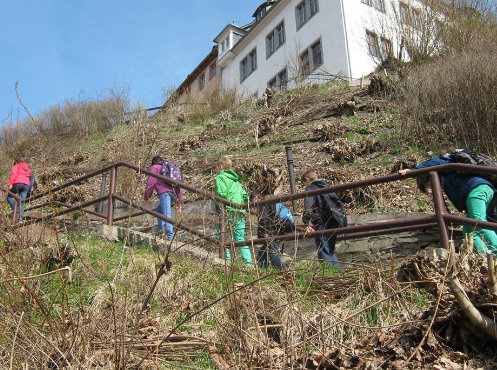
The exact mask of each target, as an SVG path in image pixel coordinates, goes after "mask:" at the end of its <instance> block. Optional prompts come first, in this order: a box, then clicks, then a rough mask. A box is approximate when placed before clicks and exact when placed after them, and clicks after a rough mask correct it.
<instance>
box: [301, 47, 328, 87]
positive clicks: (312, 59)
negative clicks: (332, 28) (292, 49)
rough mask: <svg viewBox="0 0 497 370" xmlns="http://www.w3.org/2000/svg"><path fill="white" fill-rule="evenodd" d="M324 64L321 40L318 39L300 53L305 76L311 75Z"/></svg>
mask: <svg viewBox="0 0 497 370" xmlns="http://www.w3.org/2000/svg"><path fill="white" fill-rule="evenodd" d="M322 64H323V51H322V48H321V40H318V41H316V42H315V43H314V44H312V45H311V46H310V47H308V48H307V49H306V50H305V51H304V52H303V53H302V54H300V69H301V75H302V77H303V78H305V77H307V76H309V75H310V74H311V72H313V71H315V70H316V69H317V68H318V67H320V66H321V65H322Z"/></svg>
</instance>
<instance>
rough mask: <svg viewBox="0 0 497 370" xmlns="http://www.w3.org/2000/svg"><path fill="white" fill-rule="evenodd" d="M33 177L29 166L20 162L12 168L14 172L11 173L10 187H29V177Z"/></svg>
mask: <svg viewBox="0 0 497 370" xmlns="http://www.w3.org/2000/svg"><path fill="white" fill-rule="evenodd" d="M30 176H31V170H30V169H29V165H28V164H27V163H24V162H19V163H16V164H15V165H14V167H12V172H11V173H10V179H9V182H8V185H9V186H11V185H14V184H24V185H29V177H30Z"/></svg>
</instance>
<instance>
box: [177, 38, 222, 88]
mask: <svg viewBox="0 0 497 370" xmlns="http://www.w3.org/2000/svg"><path fill="white" fill-rule="evenodd" d="M216 59H217V45H214V46H213V47H212V50H211V51H210V53H209V54H207V56H206V57H205V58H204V59H203V60H202V61H201V62H200V63H199V65H198V66H197V67H195V69H194V70H193V71H192V73H190V74H189V75H188V76H187V77H186V78H185V80H184V81H183V82H182V83H181V85H179V87H178V88H177V89H176V92H177V93H178V94H179V95H181V94H183V92H184V91H185V90H186V88H187V87H188V86H190V85H191V84H192V83H193V81H195V79H196V78H197V77H198V76H199V74H200V72H201V71H203V70H204V69H205V68H207V66H208V65H210V64H211V63H212V62H213V61H215V60H216Z"/></svg>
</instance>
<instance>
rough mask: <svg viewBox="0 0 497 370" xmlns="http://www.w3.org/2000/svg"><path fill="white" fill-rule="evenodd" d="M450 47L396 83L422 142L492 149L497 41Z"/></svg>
mask: <svg viewBox="0 0 497 370" xmlns="http://www.w3.org/2000/svg"><path fill="white" fill-rule="evenodd" d="M478 50H479V51H478V52H469V51H464V52H460V53H453V54H450V55H448V56H446V57H444V58H440V59H438V60H436V61H434V62H432V63H429V64H426V65H423V66H420V67H418V68H416V69H415V70H414V71H413V72H412V73H411V74H410V75H409V76H408V77H407V78H406V79H405V80H403V82H402V86H401V88H400V89H399V90H400V95H401V99H402V105H403V108H404V110H405V113H406V115H407V116H409V117H411V118H412V121H411V124H410V125H409V126H408V127H407V130H408V131H409V132H412V133H414V134H416V135H417V136H418V137H419V139H420V141H421V143H423V142H424V143H430V142H433V141H434V140H442V142H443V141H444V140H449V141H451V142H453V143H454V144H456V145H460V144H464V146H466V147H470V148H475V149H479V150H482V151H484V152H487V153H489V154H496V153H497V150H496V146H495V138H496V137H497V47H496V46H495V44H492V45H489V44H486V43H484V42H482V43H481V44H480V48H478Z"/></svg>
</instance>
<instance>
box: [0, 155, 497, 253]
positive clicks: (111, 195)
mask: <svg viewBox="0 0 497 370" xmlns="http://www.w3.org/2000/svg"><path fill="white" fill-rule="evenodd" d="M119 167H125V168H129V169H132V170H134V171H135V172H137V173H138V174H143V175H147V176H152V177H155V178H157V179H159V180H161V181H164V182H166V183H168V184H170V185H172V186H178V187H180V188H182V189H184V190H187V191H190V192H192V193H194V194H197V195H199V196H201V197H203V198H206V199H212V200H214V201H216V202H218V203H219V205H220V212H219V218H220V237H219V239H217V238H214V237H212V236H209V235H206V234H205V233H202V232H200V231H197V230H195V229H193V228H191V227H189V226H188V225H184V224H182V223H181V222H176V221H175V220H173V219H171V218H168V217H165V216H163V215H162V214H160V213H158V212H155V211H153V210H149V209H147V208H145V207H143V206H141V205H140V204H137V203H135V202H133V201H131V200H129V199H127V198H125V197H123V196H120V195H118V194H116V190H115V186H116V183H117V169H118V168H119ZM109 171H110V173H111V179H110V184H109V192H108V194H107V195H105V196H103V197H99V198H96V199H93V200H90V201H88V202H85V203H83V204H80V205H71V204H67V203H62V202H57V204H59V205H62V206H64V207H67V208H66V209H64V210H61V211H58V212H56V213H55V217H58V216H61V215H64V214H66V213H70V212H73V211H76V210H81V209H83V210H84V208H85V207H88V206H90V205H93V204H95V203H99V202H102V201H105V200H107V202H108V208H107V214H106V215H104V214H102V213H99V212H94V211H88V210H84V211H85V212H86V211H88V213H91V214H93V215H95V216H98V217H101V218H104V219H105V218H106V219H107V223H108V224H110V225H112V224H113V222H114V221H117V220H123V219H126V218H131V217H135V216H138V215H142V214H150V215H152V216H154V217H157V218H160V219H162V220H164V221H166V222H168V223H171V224H174V225H176V226H177V227H179V228H181V229H183V230H185V231H187V232H189V233H192V234H194V235H197V236H199V237H201V238H203V239H205V240H207V241H209V242H212V243H214V244H217V245H219V247H220V252H219V253H220V256H221V257H223V256H224V255H225V251H224V248H225V247H230V246H231V245H233V246H240V245H247V244H250V245H258V244H262V243H265V242H267V240H268V239H271V240H274V241H283V240H298V239H304V238H312V237H316V236H321V235H332V234H337V239H339V240H345V239H352V238H359V237H367V236H376V235H384V234H389V233H395V232H402V231H408V230H416V229H424V228H432V227H435V226H436V227H437V228H438V230H439V233H440V237H441V243H442V245H443V246H444V247H445V248H448V233H447V224H448V223H452V224H456V225H469V226H473V227H484V228H486V229H491V230H495V231H497V223H492V222H483V221H477V220H472V219H469V218H467V217H461V216H457V215H452V214H448V213H447V210H446V208H445V203H444V200H443V195H442V188H441V184H440V179H439V176H438V173H441V172H442V173H443V172H451V171H464V172H466V173H474V174H476V175H478V174H488V173H492V174H496V175H497V168H492V167H482V166H477V165H469V164H460V163H452V164H445V165H439V166H433V167H427V168H422V169H416V170H412V171H410V172H409V173H407V174H406V175H400V174H390V175H386V176H382V177H375V178H370V179H365V180H360V181H354V182H350V183H344V184H338V185H333V186H330V187H326V188H322V189H316V190H312V191H308V192H300V193H296V194H284V195H280V196H275V197H271V198H266V199H264V200H260V201H257V202H250V203H249V204H248V205H240V204H237V203H233V202H230V201H228V200H226V199H224V198H221V197H219V196H217V195H215V194H212V193H208V192H206V191H204V190H201V189H197V188H195V187H193V186H191V185H188V184H185V183H180V182H178V181H175V180H173V179H170V178H168V177H165V176H162V175H160V174H157V173H154V172H151V171H149V170H147V169H144V168H141V167H139V166H136V165H133V164H131V163H128V162H116V163H114V164H111V165H108V166H105V167H103V168H101V169H99V170H96V171H93V172H91V173H88V174H86V175H84V176H81V177H79V178H77V179H74V180H71V181H69V182H67V183H65V184H62V185H59V186H57V187H55V188H53V189H50V190H49V191H45V192H43V193H40V194H36V195H35V196H31V197H30V198H29V199H30V200H31V201H33V200H37V199H41V198H43V197H45V196H47V195H49V194H53V193H56V192H58V191H60V190H63V189H65V188H67V187H70V186H72V185H76V184H79V183H81V182H83V181H86V180H88V179H90V178H92V177H94V176H98V175H100V174H102V173H105V172H109ZM427 173H428V174H430V180H431V188H432V195H433V203H434V206H435V213H434V214H433V215H429V216H425V217H416V218H412V219H403V220H390V221H385V222H375V223H369V224H364V225H356V226H348V227H344V228H339V229H328V230H322V231H314V232H296V233H292V234H287V235H278V236H273V237H271V238H255V239H252V240H246V241H244V242H233V243H230V244H227V243H226V239H225V233H226V226H225V224H224V222H225V207H226V206H230V207H233V208H238V209H248V210H250V209H256V208H257V206H259V205H262V204H269V203H276V202H284V201H294V200H298V199H303V198H305V197H309V196H314V195H320V194H326V193H330V192H342V191H344V190H351V189H356V188H362V187H365V186H373V185H378V184H382V183H388V182H392V181H399V180H405V179H407V178H414V177H418V176H420V175H423V174H427ZM2 190H4V191H6V192H7V193H8V194H10V195H12V196H13V197H14V198H15V199H16V200H17V201H19V200H21V199H20V198H19V197H18V196H17V195H16V194H14V193H11V192H10V191H8V190H5V189H2ZM115 200H118V201H120V202H123V203H126V204H128V205H129V206H131V207H133V208H135V209H138V210H139V211H138V212H134V213H131V214H130V215H127V216H120V217H114V201H115ZM21 201H23V202H24V200H21ZM15 205H17V202H15ZM37 207H40V206H34V207H32V208H29V209H36V208H37ZM43 219H44V217H42V218H40V219H36V220H29V221H25V222H23V223H22V226H24V225H29V224H32V223H35V222H39V221H41V220H43Z"/></svg>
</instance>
